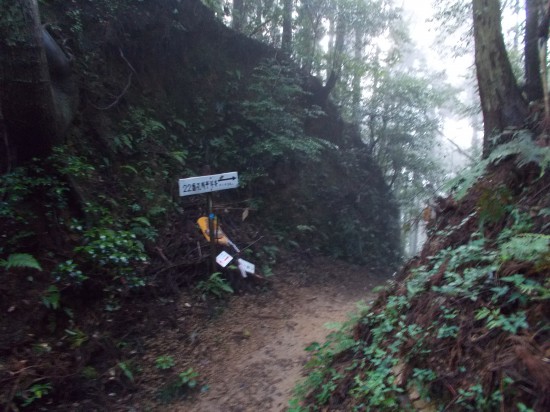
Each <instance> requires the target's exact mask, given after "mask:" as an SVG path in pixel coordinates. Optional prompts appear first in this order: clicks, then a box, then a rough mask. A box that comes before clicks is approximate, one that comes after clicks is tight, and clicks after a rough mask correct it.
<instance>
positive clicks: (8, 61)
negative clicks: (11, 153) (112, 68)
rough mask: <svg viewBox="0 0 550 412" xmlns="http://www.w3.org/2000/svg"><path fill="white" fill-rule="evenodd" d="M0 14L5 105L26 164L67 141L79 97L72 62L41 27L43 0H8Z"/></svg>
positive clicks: (1, 101)
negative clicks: (63, 138) (41, 5)
mask: <svg viewBox="0 0 550 412" xmlns="http://www.w3.org/2000/svg"><path fill="white" fill-rule="evenodd" d="M0 16H2V17H1V18H0V70H1V71H2V72H3V73H2V74H3V76H2V81H1V86H2V87H1V89H0V105H1V107H2V113H3V116H4V122H5V128H6V132H7V136H8V139H9V142H10V145H11V146H13V147H14V149H15V154H16V159H17V163H21V162H24V161H26V160H29V159H31V158H33V157H42V156H45V155H47V154H49V152H50V150H51V149H52V147H53V146H54V145H55V144H58V143H60V142H61V141H62V137H63V135H64V133H65V131H66V129H67V126H68V125H69V124H70V122H71V120H72V117H73V115H74V108H75V105H76V96H77V93H76V86H75V84H74V82H73V81H72V75H71V70H70V65H69V59H68V58H67V56H66V55H65V54H64V53H63V51H62V50H61V49H60V48H59V46H58V45H57V43H55V41H54V40H53V39H52V38H51V36H50V35H49V34H48V33H47V32H46V30H45V29H43V28H42V26H41V24H40V17H39V14H38V4H37V1H36V0H3V1H2V2H0ZM52 80H53V82H52Z"/></svg>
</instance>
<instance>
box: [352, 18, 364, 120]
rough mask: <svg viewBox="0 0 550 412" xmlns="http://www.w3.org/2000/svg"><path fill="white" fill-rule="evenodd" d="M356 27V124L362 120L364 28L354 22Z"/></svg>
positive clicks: (354, 76) (354, 108) (354, 102)
mask: <svg viewBox="0 0 550 412" xmlns="http://www.w3.org/2000/svg"><path fill="white" fill-rule="evenodd" d="M354 26H355V27H354V29H355V44H354V55H353V57H354V59H355V62H356V67H355V68H354V70H353V80H352V87H353V90H352V99H353V101H352V108H351V110H352V121H353V122H354V123H355V124H359V122H360V121H361V98H362V90H361V78H362V75H361V74H362V73H361V69H360V67H361V64H360V62H361V60H362V58H363V29H362V27H361V25H360V24H357V23H356V24H354Z"/></svg>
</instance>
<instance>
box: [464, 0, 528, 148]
mask: <svg viewBox="0 0 550 412" xmlns="http://www.w3.org/2000/svg"><path fill="white" fill-rule="evenodd" d="M473 17H474V40H475V64H476V72H477V81H478V87H479V96H480V99H481V108H482V112H483V123H484V139H483V156H484V157H487V156H488V155H489V153H490V152H491V150H492V149H493V147H494V143H493V138H494V137H495V136H497V135H498V134H500V133H501V132H502V131H503V130H504V129H505V128H507V127H521V126H523V124H524V122H525V119H526V117H527V114H528V112H527V104H526V102H525V101H524V99H523V97H522V96H521V92H520V90H519V88H518V86H517V83H516V79H515V77H514V74H513V72H512V67H511V65H510V61H509V60H508V55H507V52H506V48H505V46H504V39H503V37H502V27H501V13H500V2H499V1H498V0H473Z"/></svg>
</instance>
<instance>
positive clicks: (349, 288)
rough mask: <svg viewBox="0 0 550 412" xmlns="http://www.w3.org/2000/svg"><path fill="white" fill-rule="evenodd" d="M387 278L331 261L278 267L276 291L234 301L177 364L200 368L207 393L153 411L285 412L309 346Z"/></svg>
mask: <svg viewBox="0 0 550 412" xmlns="http://www.w3.org/2000/svg"><path fill="white" fill-rule="evenodd" d="M384 280H385V279H382V278H378V277H376V276H373V275H371V274H369V273H367V270H366V269H365V268H361V267H357V266H352V265H348V264H345V263H341V262H336V263H335V262H334V261H331V260H328V259H315V260H314V261H312V262H311V263H308V264H305V265H302V267H301V269H296V268H291V267H287V268H279V269H278V270H277V273H276V274H275V276H274V277H273V287H272V288H271V290H270V291H268V292H264V293H260V294H254V295H252V294H249V295H244V296H238V297H234V298H233V299H232V300H231V302H230V303H229V305H228V307H227V308H225V310H224V311H223V313H222V314H221V315H220V316H218V317H217V318H216V319H214V320H213V321H210V322H208V323H207V324H204V325H202V328H201V329H200V330H199V331H198V332H197V333H196V335H195V336H194V343H195V345H194V347H193V348H192V349H191V350H187V351H185V353H181V354H180V360H179V362H178V363H184V364H189V365H193V367H194V369H195V370H197V371H198V372H199V373H200V378H201V382H204V383H206V384H207V385H208V390H206V391H204V392H203V393H201V394H199V395H197V396H195V397H194V398H193V399H188V400H184V401H180V402H175V403H171V404H170V405H165V406H159V405H157V407H154V410H158V411H192V412H195V411H196V412H221V411H223V412H245V411H250V412H252V411H253V412H257V411H283V410H285V409H286V407H287V405H288V400H289V399H290V398H291V396H292V390H293V388H294V387H295V385H296V383H297V382H298V381H299V380H300V379H301V378H302V372H303V365H304V363H305V362H306V360H307V352H306V351H305V350H304V348H305V347H306V346H307V345H309V344H310V343H311V342H315V341H318V342H322V341H323V339H324V338H325V336H326V335H327V334H328V333H330V331H329V330H328V329H327V328H326V327H324V325H325V324H326V323H327V322H340V321H344V320H345V319H346V318H347V314H348V313H350V312H353V311H354V310H355V308H356V303H357V302H358V301H360V300H365V301H368V300H369V299H370V298H371V297H372V293H371V290H372V288H373V287H375V286H377V285H379V284H382V283H383V282H384ZM181 306H183V308H186V307H188V306H189V303H187V302H181ZM170 341H171V338H170V337H169V336H166V337H161V338H160V339H159V343H158V345H161V346H163V347H164V348H165V349H166V348H167V347H171V344H170ZM155 346H157V345H155ZM173 350H175V348H174V349H172V351H173ZM172 353H173V352H172Z"/></svg>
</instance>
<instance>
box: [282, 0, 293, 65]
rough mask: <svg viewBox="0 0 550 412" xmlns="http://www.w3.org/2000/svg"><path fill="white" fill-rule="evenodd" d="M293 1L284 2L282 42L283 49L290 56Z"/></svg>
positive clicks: (286, 0) (285, 0)
mask: <svg viewBox="0 0 550 412" xmlns="http://www.w3.org/2000/svg"><path fill="white" fill-rule="evenodd" d="M292 3H293V0H284V1H283V38H282V41H281V49H282V50H283V52H284V53H285V54H286V55H287V56H290V54H291V53H292V10H293V7H292V6H293V4H292Z"/></svg>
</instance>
